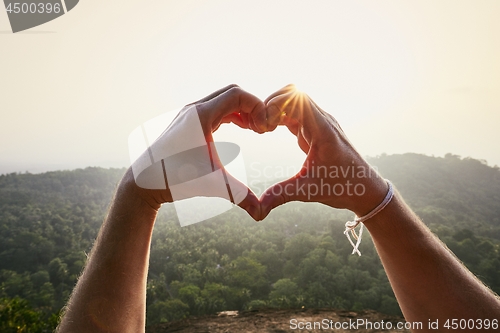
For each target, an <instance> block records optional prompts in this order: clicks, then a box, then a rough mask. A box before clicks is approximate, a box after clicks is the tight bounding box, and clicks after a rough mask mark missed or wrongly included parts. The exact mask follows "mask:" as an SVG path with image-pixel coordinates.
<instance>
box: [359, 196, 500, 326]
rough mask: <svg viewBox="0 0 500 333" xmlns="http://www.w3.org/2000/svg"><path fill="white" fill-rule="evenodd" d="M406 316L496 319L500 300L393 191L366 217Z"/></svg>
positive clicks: (425, 320) (418, 318) (412, 318)
mask: <svg viewBox="0 0 500 333" xmlns="http://www.w3.org/2000/svg"><path fill="white" fill-rule="evenodd" d="M365 225H366V227H367V228H368V230H369V231H370V234H371V235H372V238H373V241H374V243H375V246H376V249H377V252H378V253H379V255H380V258H381V260H382V263H383V265H384V268H385V270H386V272H387V275H388V277H389V280H390V282H391V285H392V287H393V289H394V292H395V294H396V297H397V299H398V302H399V304H400V306H401V310H402V311H403V314H404V315H405V318H406V320H407V321H421V322H423V323H424V329H425V328H426V324H427V323H428V320H429V319H431V320H435V319H439V322H440V323H441V324H442V323H444V322H445V321H446V320H447V319H453V318H455V319H480V318H483V319H500V302H499V300H498V299H497V298H496V296H495V295H494V293H493V292H491V291H490V290H489V289H488V288H487V287H485V286H484V285H483V284H482V283H481V282H480V281H479V280H478V279H477V278H476V277H475V276H474V275H473V274H472V273H471V272H470V271H469V270H467V269H466V268H465V267H464V266H463V265H462V264H461V263H460V261H459V260H458V259H457V258H456V257H455V255H454V254H453V253H451V252H450V251H449V250H448V249H447V248H446V246H445V245H444V244H443V243H442V242H441V241H440V240H439V239H438V238H437V237H436V236H435V235H433V234H432V233H431V232H430V230H429V229H428V228H427V227H426V226H425V225H424V224H423V223H422V222H421V221H420V220H419V218H418V217H417V216H416V215H415V214H414V213H413V212H412V211H411V209H410V208H409V207H408V206H407V205H406V204H405V202H404V201H403V199H402V198H401V196H400V195H399V194H398V193H396V194H395V196H394V198H393V200H392V202H391V203H389V205H388V206H387V207H386V208H385V209H384V210H382V211H381V212H380V213H379V214H377V215H376V216H375V217H373V218H372V219H370V220H368V221H366V222H365Z"/></svg>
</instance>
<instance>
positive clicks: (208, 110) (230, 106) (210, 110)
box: [197, 87, 265, 129]
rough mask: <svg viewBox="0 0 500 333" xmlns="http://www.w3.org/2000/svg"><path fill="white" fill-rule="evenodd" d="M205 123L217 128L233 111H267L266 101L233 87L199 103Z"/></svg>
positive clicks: (247, 112) (199, 110) (201, 118)
mask: <svg viewBox="0 0 500 333" xmlns="http://www.w3.org/2000/svg"><path fill="white" fill-rule="evenodd" d="M197 109H198V113H199V115H200V120H202V123H203V124H204V125H207V124H210V126H211V127H212V129H214V128H217V127H218V125H219V124H220V123H221V122H222V119H223V118H224V117H226V116H228V115H230V114H231V113H240V114H250V113H259V112H264V111H265V106H264V103H263V102H262V101H261V100H260V99H259V98H257V97H256V96H254V95H252V94H250V93H248V92H246V91H244V90H243V89H241V88H239V87H232V88H230V89H228V90H226V91H225V92H223V93H222V94H220V95H218V96H216V97H215V98H212V99H211V100H209V101H206V102H203V103H200V104H198V105H197Z"/></svg>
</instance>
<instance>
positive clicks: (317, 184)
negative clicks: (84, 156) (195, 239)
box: [129, 85, 386, 225]
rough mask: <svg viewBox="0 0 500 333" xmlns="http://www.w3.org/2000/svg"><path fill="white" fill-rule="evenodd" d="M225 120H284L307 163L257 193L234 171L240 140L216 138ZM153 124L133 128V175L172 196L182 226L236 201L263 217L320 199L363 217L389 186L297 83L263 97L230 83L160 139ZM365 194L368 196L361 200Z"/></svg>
mask: <svg viewBox="0 0 500 333" xmlns="http://www.w3.org/2000/svg"><path fill="white" fill-rule="evenodd" d="M222 123H234V124H236V125H238V126H239V127H242V128H247V129H251V130H253V131H255V132H257V133H265V132H269V131H273V130H274V129H276V127H277V126H280V125H283V126H286V127H287V128H288V129H289V130H290V131H291V132H292V133H293V134H294V135H296V137H297V139H298V144H299V146H300V148H301V149H302V150H303V151H304V152H305V153H306V159H305V162H304V164H303V166H302V169H301V170H300V172H299V173H298V174H296V175H295V176H293V177H291V178H289V179H287V180H284V181H282V182H280V183H277V184H275V185H273V186H271V187H270V188H268V189H267V190H266V191H264V193H263V194H262V195H261V197H260V198H257V197H256V196H255V194H254V193H253V192H252V191H251V190H250V189H249V188H248V187H247V186H246V185H245V184H244V183H242V182H240V181H239V180H237V178H236V177H233V174H234V173H235V172H241V170H243V171H244V166H243V162H242V160H241V159H239V158H238V156H239V148H238V146H237V145H235V144H231V143H214V141H213V137H212V133H213V132H214V131H215V130H217V128H218V127H219V126H220V125H221V124H222ZM153 124H154V125H155V126H156V127H157V128H160V127H161V126H163V124H158V122H157V121H155V122H153ZM149 127H151V124H149V125H148V124H145V125H143V126H142V127H140V128H138V129H136V130H135V131H134V132H133V134H131V137H135V138H136V139H137V138H139V139H140V138H143V140H142V145H138V147H136V149H135V151H143V153H142V154H140V155H139V157H138V158H137V159H136V160H135V162H134V163H133V164H132V169H133V173H134V177H135V180H136V183H137V185H139V187H141V188H145V189H151V190H154V191H157V192H155V193H160V194H158V195H160V196H161V198H158V199H157V201H158V202H174V205H175V208H176V210H177V214H178V217H179V220H180V222H181V225H187V224H192V223H196V222H199V221H201V220H204V219H207V218H210V217H212V216H215V215H218V214H220V213H221V212H223V211H226V210H228V209H230V208H231V207H232V203H234V204H237V205H239V206H240V207H241V208H243V209H245V210H246V211H247V212H248V213H249V214H250V215H251V216H252V217H253V218H254V219H255V220H257V221H259V220H262V219H264V218H265V217H266V216H267V215H268V214H269V212H270V211H271V210H272V209H274V208H275V207H277V206H279V205H281V204H284V203H286V202H289V201H316V202H321V203H324V204H326V205H329V206H332V207H336V208H348V209H351V210H353V211H354V212H355V213H356V214H357V215H358V214H363V213H365V212H368V211H369V210H370V209H371V208H373V207H375V206H376V205H377V203H376V201H377V200H380V193H382V192H384V191H386V184H385V182H384V181H383V180H381V179H380V177H379V176H378V174H377V173H376V172H375V171H374V170H373V169H372V168H371V167H370V166H369V165H368V164H367V163H366V161H364V159H363V158H362V157H361V156H360V155H359V154H358V153H357V152H356V150H355V149H354V148H353V147H352V145H351V144H350V143H349V141H348V139H347V137H346V136H345V134H344V132H343V131H342V129H341V128H340V126H339V124H338V123H337V121H336V120H335V119H334V118H333V117H332V116H331V115H330V114H328V113H326V112H325V111H323V110H322V109H321V108H319V107H318V106H317V105H316V104H315V103H314V102H313V101H312V100H311V99H310V98H309V97H308V96H307V95H306V94H304V93H302V92H300V91H298V90H297V89H296V88H295V86H293V85H289V86H286V87H284V88H282V89H280V90H278V91H277V92H275V93H274V94H272V95H271V96H269V97H268V98H267V99H266V100H265V101H261V100H259V99H258V98H257V97H255V96H253V95H251V94H249V93H247V92H245V91H244V90H242V89H241V88H239V87H237V86H229V87H226V88H224V89H222V90H219V91H218V92H215V93H214V94H212V95H210V96H207V97H206V98H204V99H202V100H200V101H198V102H195V103H193V104H190V105H187V106H186V107H184V108H183V109H182V110H181V111H180V112H179V113H178V114H177V116H176V117H175V119H174V120H173V121H172V123H171V124H170V125H169V126H168V127H167V129H166V130H164V131H163V132H162V133H160V134H159V135H158V136H157V138H156V139H155V138H153V137H152V136H148V128H149ZM163 128H164V127H163ZM156 132H158V131H156ZM132 141H133V140H132ZM136 141H140V140H136ZM149 142H153V143H152V144H149ZM129 146H130V139H129ZM131 156H132V155H131ZM238 170H239V171H238ZM238 178H241V177H238ZM165 191H167V193H165ZM384 193H385V192H384ZM154 195H156V194H154ZM360 196H363V200H359V198H356V197H360ZM184 199H190V200H191V201H185V200H184ZM355 199H356V200H355ZM193 200H194V201H195V202H193ZM207 200H209V201H207ZM369 207H371V208H369ZM358 216H362V215H358Z"/></svg>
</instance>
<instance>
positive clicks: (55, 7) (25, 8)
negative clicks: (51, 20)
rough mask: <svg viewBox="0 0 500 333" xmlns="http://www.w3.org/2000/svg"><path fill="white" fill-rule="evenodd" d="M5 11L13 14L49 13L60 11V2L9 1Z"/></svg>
mask: <svg viewBox="0 0 500 333" xmlns="http://www.w3.org/2000/svg"><path fill="white" fill-rule="evenodd" d="M6 9H7V13H9V14H10V13H14V14H19V13H22V14H28V13H29V14H36V13H38V14H50V13H56V14H59V13H60V12H61V4H59V3H56V4H51V3H26V2H15V3H9V5H8V6H7V8H6Z"/></svg>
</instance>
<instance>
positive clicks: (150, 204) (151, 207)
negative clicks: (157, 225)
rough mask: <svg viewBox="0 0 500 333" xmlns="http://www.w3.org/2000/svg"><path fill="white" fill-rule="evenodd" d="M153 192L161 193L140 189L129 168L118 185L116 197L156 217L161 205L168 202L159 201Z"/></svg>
mask: <svg viewBox="0 0 500 333" xmlns="http://www.w3.org/2000/svg"><path fill="white" fill-rule="evenodd" d="M151 192H160V191H159V190H147V189H143V188H141V187H139V186H138V185H137V183H136V182H135V178H134V175H133V171H132V168H129V169H127V171H126V172H125V175H124V176H123V178H122V179H121V181H120V183H119V184H118V188H117V191H116V197H120V200H123V202H127V203H128V204H131V205H133V206H135V207H138V208H140V209H141V210H143V211H144V212H150V213H154V214H155V215H156V213H157V212H158V210H159V209H160V207H161V204H162V203H163V202H167V201H166V200H165V201H163V200H161V199H160V200H157V197H158V195H157V196H155V195H153V194H152V193H151ZM155 194H157V193H155ZM160 196H161V195H160Z"/></svg>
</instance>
